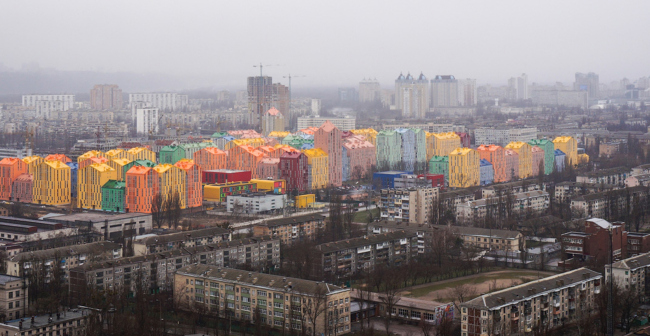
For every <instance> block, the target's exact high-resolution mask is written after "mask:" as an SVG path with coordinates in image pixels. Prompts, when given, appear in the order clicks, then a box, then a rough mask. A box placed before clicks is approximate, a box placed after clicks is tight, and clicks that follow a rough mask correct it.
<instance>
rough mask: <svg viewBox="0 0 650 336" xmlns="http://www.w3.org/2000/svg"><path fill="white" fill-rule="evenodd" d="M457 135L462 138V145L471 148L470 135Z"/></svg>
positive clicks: (460, 133)
mask: <svg viewBox="0 0 650 336" xmlns="http://www.w3.org/2000/svg"><path fill="white" fill-rule="evenodd" d="M456 134H457V135H458V136H459V137H460V145H461V146H463V147H467V148H469V143H470V139H469V134H467V133H465V132H456Z"/></svg>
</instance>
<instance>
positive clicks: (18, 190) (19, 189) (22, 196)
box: [11, 174, 34, 203]
mask: <svg viewBox="0 0 650 336" xmlns="http://www.w3.org/2000/svg"><path fill="white" fill-rule="evenodd" d="M33 185H34V177H33V176H32V174H22V175H20V176H18V177H17V178H16V179H15V180H14V183H13V184H12V186H11V200H12V201H14V202H23V203H32V188H33Z"/></svg>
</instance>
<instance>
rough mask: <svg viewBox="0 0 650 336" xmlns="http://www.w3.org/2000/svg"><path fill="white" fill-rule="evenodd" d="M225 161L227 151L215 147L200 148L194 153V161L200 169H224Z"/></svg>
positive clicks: (226, 159)
mask: <svg viewBox="0 0 650 336" xmlns="http://www.w3.org/2000/svg"><path fill="white" fill-rule="evenodd" d="M227 161H228V153H227V152H225V151H222V150H221V149H219V148H216V147H206V148H202V149H200V150H199V151H197V152H196V153H194V162H196V164H197V165H199V167H201V169H202V170H215V169H225V168H226V167H227V165H228V163H227Z"/></svg>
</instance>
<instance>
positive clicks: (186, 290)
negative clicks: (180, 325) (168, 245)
mask: <svg viewBox="0 0 650 336" xmlns="http://www.w3.org/2000/svg"><path fill="white" fill-rule="evenodd" d="M174 299H175V301H176V304H177V305H178V306H179V307H181V309H187V310H191V311H194V310H195V309H200V310H202V311H209V312H212V313H215V312H216V313H218V314H220V315H221V314H223V316H224V317H227V318H234V319H238V320H245V321H251V322H252V321H253V319H255V322H254V323H261V324H263V325H268V326H269V327H271V328H276V329H282V330H284V329H286V330H289V331H294V332H300V331H303V332H305V333H306V334H308V335H311V334H319V335H340V334H346V333H349V332H350V323H351V321H350V289H349V288H343V287H338V286H335V285H331V284H326V283H324V282H319V281H310V280H303V279H296V278H285V277H282V276H277V275H270V274H264V273H252V272H248V271H244V270H236V269H224V268H221V267H218V266H208V265H192V266H187V267H184V268H181V269H179V270H178V271H177V272H176V274H175V280H174ZM315 312H320V313H315ZM256 315H257V316H259V320H257V319H258V317H256Z"/></svg>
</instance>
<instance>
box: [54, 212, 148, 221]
mask: <svg viewBox="0 0 650 336" xmlns="http://www.w3.org/2000/svg"><path fill="white" fill-rule="evenodd" d="M145 216H151V215H150V214H146V213H140V212H129V213H121V214H109V213H98V212H80V213H76V214H72V215H61V216H51V217H48V219H49V220H50V221H57V222H93V223H95V222H103V221H105V220H109V221H113V220H122V219H129V218H137V217H145Z"/></svg>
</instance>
